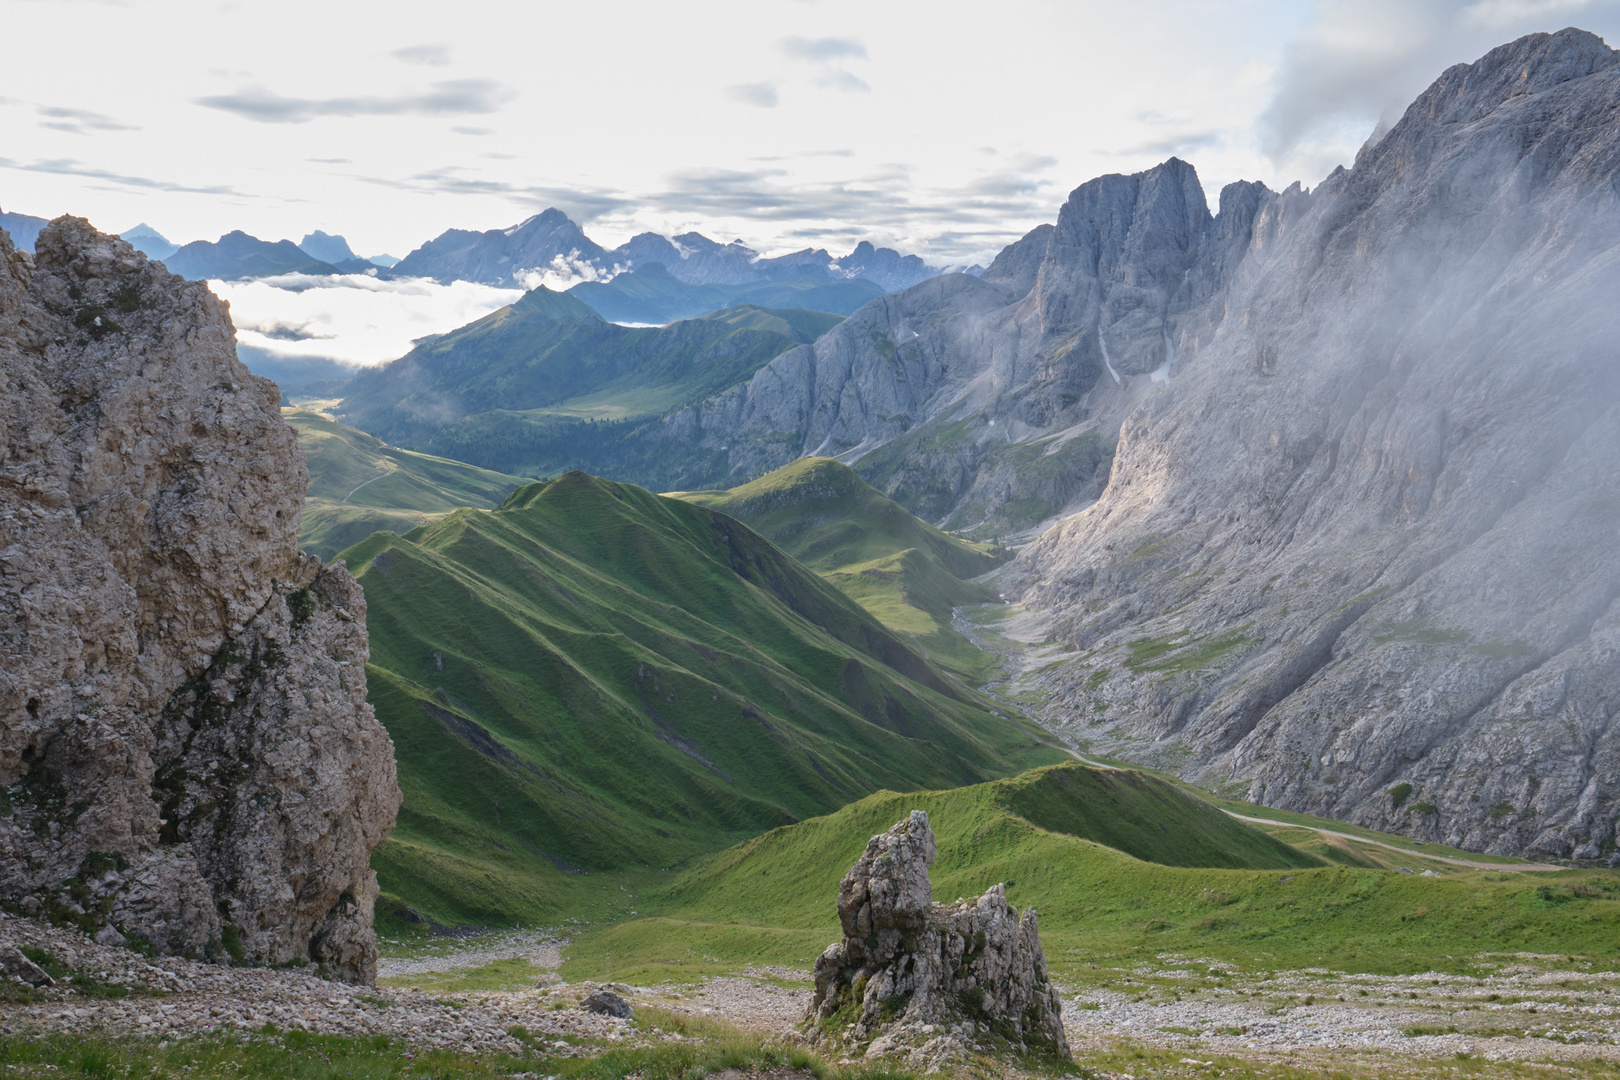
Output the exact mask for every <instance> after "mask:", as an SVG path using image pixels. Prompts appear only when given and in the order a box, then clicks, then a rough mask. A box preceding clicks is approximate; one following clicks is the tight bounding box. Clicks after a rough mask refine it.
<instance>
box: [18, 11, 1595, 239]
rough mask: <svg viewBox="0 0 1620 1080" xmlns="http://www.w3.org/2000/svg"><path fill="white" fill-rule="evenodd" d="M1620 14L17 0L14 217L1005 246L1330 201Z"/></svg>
mask: <svg viewBox="0 0 1620 1080" xmlns="http://www.w3.org/2000/svg"><path fill="white" fill-rule="evenodd" d="M1571 24H1573V25H1579V26H1584V27H1586V28H1588V29H1591V30H1594V31H1596V32H1597V33H1599V34H1604V35H1605V36H1607V37H1609V39H1610V40H1611V41H1613V40H1620V12H1617V5H1616V3H1613V2H1602V0H1589V2H1583V0H1477V2H1473V3H1463V2H1456V0H1339V2H1329V0H1316V2H1311V0H1228V2H1216V0H1133V2H1132V3H1120V2H1118V0H1098V2H1093V0H1068V2H1062V0H998V2H996V3H988V2H985V0H972V2H957V0H923V2H911V0H859V2H855V0H590V2H573V3H568V4H562V3H553V2H549V0H527V2H521V3H520V2H511V0H509V2H499V3H497V2H479V0H459V2H457V3H454V4H450V3H444V2H443V0H432V2H431V3H419V2H416V0H388V2H386V3H369V2H356V0H337V2H334V0H321V2H319V3H304V2H295V0H276V2H274V3H268V2H263V0H259V2H255V3H186V2H164V3H150V2H140V0H130V2H128V3H114V2H108V3H96V2H85V0H0V25H3V26H5V27H6V39H7V44H8V48H7V50H6V52H7V56H6V62H5V64H4V65H3V66H0V130H3V131H4V135H5V138H4V139H3V140H0V207H3V208H4V209H6V210H10V211H18V212H23V213H29V214H35V215H39V216H43V217H51V216H55V215H57V214H60V213H65V212H71V213H76V214H82V215H85V216H87V217H89V218H90V219H91V220H92V221H93V222H95V223H96V224H97V225H98V226H100V227H102V228H104V229H108V230H115V231H116V230H122V229H125V228H128V227H130V226H133V225H134V224H135V223H137V222H140V221H145V222H148V223H150V224H151V225H153V226H154V227H156V228H157V229H158V230H159V231H160V232H162V233H164V234H165V235H166V236H168V237H169V238H170V239H171V240H175V241H179V242H184V241H187V240H193V239H199V238H203V239H213V238H215V237H217V236H218V235H220V234H221V233H224V232H226V231H228V230H230V229H235V228H241V229H245V230H247V231H248V232H251V233H253V234H255V235H258V236H261V237H264V238H266V239H280V238H282V237H288V238H291V239H294V240H297V239H299V238H301V237H302V236H303V235H304V234H305V233H306V232H308V231H310V230H313V229H324V230H326V231H327V232H332V233H341V234H343V235H345V236H347V237H348V238H349V240H350V241H351V243H352V244H353V246H354V247H355V249H356V250H357V251H359V252H360V253H361V254H363V255H373V254H379V253H383V252H388V253H391V254H393V255H396V256H399V255H403V254H405V252H406V251H408V250H409V249H411V248H413V247H415V246H417V245H418V244H420V243H421V242H423V241H424V240H426V239H428V238H430V237H432V236H434V235H437V234H438V233H439V232H441V231H442V230H444V229H446V228H450V227H461V228H474V229H487V228H496V227H503V226H507V225H511V224H513V223H515V222H517V221H519V220H521V219H522V218H524V217H526V216H528V215H529V214H531V213H534V212H537V211H539V210H541V209H544V208H545V207H547V206H552V205H555V206H558V207H560V208H562V209H563V210H565V211H567V212H568V213H569V214H570V215H572V216H573V217H574V218H575V220H577V221H580V222H581V223H582V224H584V225H585V226H586V228H587V231H589V232H590V233H591V234H592V235H593V237H595V238H596V239H598V240H599V241H601V242H605V243H608V244H613V243H617V242H619V241H621V240H623V239H625V238H627V237H628V236H630V235H631V234H633V233H635V232H639V231H641V230H643V229H653V230H656V231H659V232H664V233H666V234H668V233H675V232H680V231H684V230H686V229H694V228H695V229H699V230H701V231H703V232H705V233H707V234H708V235H710V236H712V237H714V238H716V239H721V240H729V239H732V238H734V237H739V238H741V239H743V240H745V241H746V242H748V243H750V244H752V245H754V246H755V247H758V248H760V249H762V250H766V251H769V252H780V251H785V250H791V249H794V248H798V247H803V246H806V245H813V246H818V247H819V246H825V247H828V248H831V249H834V250H835V252H836V251H839V250H848V248H849V247H850V246H851V245H852V244H853V243H854V242H855V241H856V240H858V239H862V238H869V239H872V240H875V241H878V242H880V243H887V244H893V245H897V246H899V247H901V248H902V249H904V250H907V251H915V252H919V253H922V254H924V255H925V256H927V257H929V258H931V259H932V260H934V261H937V262H948V261H954V260H966V259H978V260H980V261H984V260H986V259H987V257H988V256H990V255H993V254H994V252H995V250H997V249H998V248H999V247H1000V246H1001V245H1002V244H1004V243H1005V242H1007V241H1008V240H1010V239H1012V238H1015V237H1016V236H1018V235H1019V234H1021V233H1022V232H1024V231H1025V230H1027V229H1029V228H1031V227H1033V226H1034V225H1036V224H1039V223H1040V222H1043V221H1050V220H1052V219H1053V218H1054V216H1055V214H1056V211H1057V208H1058V207H1059V206H1060V205H1061V204H1062V201H1063V199H1064V197H1065V195H1066V194H1067V193H1068V191H1069V190H1070V189H1071V188H1073V187H1075V186H1076V185H1078V184H1079V183H1081V182H1083V181H1085V180H1087V179H1089V178H1091V177H1093V176H1097V175H1099V174H1102V173H1108V172H1130V171H1135V170H1139V169H1143V168H1146V167H1148V166H1150V165H1153V164H1155V163H1156V162H1159V161H1162V160H1163V159H1164V158H1166V157H1168V156H1170V155H1172V154H1175V155H1178V156H1180V157H1183V158H1185V159H1186V160H1188V161H1190V162H1192V163H1193V164H1194V165H1195V166H1196V167H1197V168H1198V171H1199V175H1200V176H1201V177H1202V178H1203V181H1204V185H1205V189H1206V191H1208V192H1209V195H1210V199H1211V202H1212V203H1213V201H1214V198H1215V195H1216V193H1217V192H1218V190H1219V187H1220V185H1221V184H1224V183H1226V182H1229V181H1231V180H1236V179H1240V178H1242V179H1261V180H1264V181H1266V182H1267V183H1268V184H1271V185H1273V186H1285V185H1286V184H1288V183H1290V182H1292V181H1294V180H1296V179H1297V180H1301V181H1303V182H1304V183H1305V184H1306V186H1311V185H1314V184H1315V183H1316V182H1318V181H1319V180H1320V179H1321V178H1322V176H1323V175H1325V174H1326V173H1327V172H1328V171H1329V170H1331V169H1332V167H1333V166H1334V165H1336V164H1338V163H1340V162H1347V161H1349V159H1350V158H1351V157H1352V156H1353V154H1354V152H1355V149H1356V147H1357V146H1358V145H1359V144H1360V143H1361V141H1362V140H1363V139H1364V138H1365V137H1366V135H1367V134H1368V132H1369V131H1370V130H1371V129H1372V127H1373V125H1374V124H1375V123H1376V121H1377V119H1378V117H1379V115H1380V114H1381V113H1387V114H1390V115H1398V113H1399V110H1400V108H1401V107H1403V106H1404V105H1405V104H1406V103H1407V102H1408V101H1410V99H1411V98H1412V97H1413V96H1414V95H1415V94H1416V93H1417V92H1418V91H1420V90H1421V89H1422V88H1423V87H1424V86H1425V85H1427V84H1428V83H1429V82H1430V81H1432V79H1433V78H1434V77H1435V76H1436V75H1438V74H1439V72H1440V71H1441V70H1443V68H1444V67H1446V66H1447V65H1449V64H1451V63H1455V62H1459V61H1471V60H1474V59H1476V58H1477V57H1478V56H1479V55H1480V54H1481V53H1482V52H1484V51H1485V50H1486V49H1488V48H1489V47H1490V46H1492V45H1494V44H1498V43H1500V42H1502V41H1505V40H1508V39H1511V38H1513V37H1516V36H1518V35H1519V34H1521V33H1525V32H1529V31H1532V30H1555V29H1558V28H1561V27H1563V26H1566V25H1571Z"/></svg>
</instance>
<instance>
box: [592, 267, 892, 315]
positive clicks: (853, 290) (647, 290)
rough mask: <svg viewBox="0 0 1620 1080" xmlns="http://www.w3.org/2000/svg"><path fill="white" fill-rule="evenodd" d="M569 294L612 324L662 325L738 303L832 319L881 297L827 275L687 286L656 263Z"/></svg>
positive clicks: (877, 290)
mask: <svg viewBox="0 0 1620 1080" xmlns="http://www.w3.org/2000/svg"><path fill="white" fill-rule="evenodd" d="M568 295H570V296H572V297H574V298H576V299H578V300H583V301H584V302H585V303H587V304H589V305H590V306H591V308H592V310H594V311H595V312H596V313H597V314H598V315H600V316H602V318H604V319H609V320H611V321H613V322H629V323H667V322H673V321H674V320H676V319H695V318H697V317H699V316H701V315H705V314H707V313H709V312H711V311H719V310H720V309H721V308H728V307H733V306H735V305H737V304H755V305H758V306H759V307H767V308H808V309H811V310H814V311H826V312H831V313H833V314H837V315H850V314H853V313H854V311H855V309H856V308H858V307H860V306H861V305H862V304H865V303H867V302H868V301H870V300H873V299H876V298H877V297H879V296H882V295H883V286H881V285H878V284H877V283H875V282H873V281H870V280H868V279H866V278H851V279H850V280H848V281H829V280H828V279H827V278H826V277H793V278H783V279H781V280H777V281H755V282H750V283H748V284H746V285H689V284H687V283H686V282H684V281H681V280H680V279H679V278H676V277H673V276H671V275H670V273H669V271H668V270H666V269H664V267H663V266H661V265H659V264H658V263H649V264H647V265H645V266H640V267H637V268H636V269H635V270H634V271H632V272H631V273H628V274H619V275H618V276H616V277H614V278H613V279H612V280H611V281H582V282H580V283H579V284H578V285H575V286H574V287H573V288H571V289H569V290H568Z"/></svg>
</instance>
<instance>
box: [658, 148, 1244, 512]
mask: <svg viewBox="0 0 1620 1080" xmlns="http://www.w3.org/2000/svg"><path fill="white" fill-rule="evenodd" d="M1271 198H1272V196H1271V193H1270V192H1268V191H1266V189H1265V188H1264V187H1263V186H1262V185H1260V184H1246V183H1239V184H1233V185H1230V186H1229V187H1228V188H1227V189H1226V190H1225V191H1223V192H1222V195H1221V213H1220V215H1219V216H1218V217H1214V216H1211V214H1210V213H1209V209H1208V207H1207V206H1206V205H1205V202H1204V194H1203V189H1202V188H1201V187H1200V186H1199V184H1198V178H1197V175H1196V174H1195V173H1194V171H1193V168H1192V166H1190V165H1188V164H1187V163H1186V162H1183V161H1179V160H1177V159H1174V158H1172V159H1171V160H1170V161H1167V162H1165V163H1164V164H1163V165H1160V166H1157V167H1156V168H1153V169H1149V170H1148V171H1146V172H1143V173H1138V174H1136V175H1134V176H1104V177H1100V178H1098V179H1096V180H1093V181H1091V182H1089V183H1087V184H1083V185H1081V186H1080V187H1079V188H1077V189H1076V190H1075V191H1074V193H1073V194H1072V195H1070V197H1069V200H1068V202H1067V203H1065V204H1064V206H1063V209H1062V211H1061V213H1060V214H1059V215H1058V221H1057V224H1056V225H1046V226H1041V227H1039V228H1037V229H1035V230H1033V231H1032V232H1030V233H1029V234H1028V235H1027V236H1025V237H1024V238H1023V239H1021V240H1019V241H1018V242H1017V243H1015V244H1013V245H1011V246H1009V247H1008V248H1007V249H1006V250H1005V251H1004V252H1002V254H1001V255H1000V256H999V257H998V258H997V259H996V261H995V262H994V263H993V264H992V265H991V267H990V268H989V269H988V270H986V271H985V272H984V274H983V275H982V277H980V278H973V277H970V276H967V275H962V274H948V275H945V276H943V277H939V278H934V279H931V280H929V281H925V282H922V283H921V284H919V285H916V286H914V287H912V288H910V289H907V290H906V291H904V292H902V293H899V294H896V295H894V296H887V297H884V298H883V299H881V300H877V301H873V302H872V303H871V304H868V305H867V306H866V307H864V308H862V309H861V310H860V311H858V312H856V313H855V314H854V315H853V316H851V317H850V318H849V319H848V320H846V321H845V322H844V323H843V324H842V325H840V326H839V327H837V328H836V329H834V330H833V331H832V332H831V333H829V334H827V335H826V336H825V337H823V338H822V339H821V340H819V341H817V342H816V343H815V344H814V345H813V346H807V347H805V348H803V349H798V350H795V351H794V352H791V353H787V354H785V355H783V356H781V357H779V358H778V359H777V360H775V361H773V362H772V363H771V364H770V365H768V366H767V367H766V368H765V369H763V370H762V371H760V372H759V373H758V374H756V375H755V376H754V377H753V378H752V379H751V380H750V381H749V382H748V383H746V384H743V385H740V386H737V387H735V388H733V389H732V390H730V391H728V392H726V393H724V394H722V395H719V396H717V397H715V398H713V399H710V400H709V401H706V402H704V403H702V404H700V405H697V406H694V407H693V408H691V409H688V410H685V411H683V412H681V413H679V414H677V415H675V416H673V417H671V418H670V419H668V420H667V421H666V422H665V424H664V430H663V432H662V433H661V434H662V436H663V437H664V438H667V439H669V440H670V441H672V442H674V441H680V442H684V443H686V444H688V445H689V444H690V443H691V442H692V441H693V440H696V441H697V442H698V443H699V445H701V446H702V447H703V448H704V450H706V451H708V452H709V453H711V454H715V455H718V456H719V457H720V458H721V459H722V460H724V461H725V462H726V464H727V467H728V468H729V470H730V472H729V474H728V476H730V477H748V476H753V475H757V474H759V473H762V472H766V471H769V470H770V469H773V468H776V467H778V466H780V465H782V464H784V463H786V462H787V461H791V460H793V459H794V458H797V457H800V456H803V455H806V454H821V455H829V456H836V457H839V458H840V459H842V460H844V461H845V462H847V463H850V464H852V465H853V466H854V467H855V468H856V469H857V470H858V471H859V472H860V473H861V474H862V475H863V476H864V477H865V478H866V479H867V480H868V481H870V482H872V483H873V484H874V485H876V486H878V487H879V488H881V489H882V490H883V491H884V492H885V493H886V494H888V495H890V496H891V497H892V498H895V499H896V500H898V501H900V502H902V503H903V504H904V505H906V506H907V507H909V508H910V509H912V510H913V511H915V512H916V513H918V514H920V515H922V516H924V517H927V518H930V519H933V520H937V521H941V522H942V523H944V524H947V525H949V526H951V527H953V528H962V529H977V530H979V531H980V532H982V533H986V534H988V533H996V532H1004V531H1007V530H1010V529H1016V528H1020V527H1026V526H1028V525H1030V524H1033V523H1034V522H1037V521H1039V520H1041V519H1042V518H1045V517H1048V516H1050V515H1052V514H1054V513H1055V512H1056V511H1058V510H1060V509H1062V508H1064V507H1070V506H1075V505H1079V504H1083V503H1084V502H1087V501H1089V500H1091V499H1095V498H1096V496H1097V494H1098V493H1099V492H1100V491H1101V488H1102V484H1103V481H1104V480H1105V478H1106V474H1107V465H1108V462H1109V461H1110V459H1111V456H1112V453H1113V449H1114V443H1115V440H1116V435H1117V432H1118V429H1119V425H1120V422H1121V421H1122V420H1123V418H1124V416H1125V415H1127V414H1128V413H1129V411H1130V410H1131V409H1132V408H1133V407H1134V406H1135V405H1136V404H1137V403H1139V402H1140V401H1142V400H1143V399H1144V398H1146V397H1148V396H1151V395H1153V394H1154V393H1156V392H1158V391H1159V390H1161V389H1162V388H1163V387H1164V385H1165V384H1166V382H1167V381H1168V380H1169V378H1170V377H1171V376H1172V375H1173V374H1174V372H1175V369H1176V365H1175V355H1176V353H1177V351H1178V350H1196V349H1197V348H1198V346H1199V344H1200V343H1201V342H1202V341H1203V340H1206V339H1207V338H1208V336H1209V335H1210V333H1211V332H1212V328H1213V327H1214V326H1216V325H1218V324H1219V320H1220V318H1221V315H1222V310H1221V309H1220V307H1219V305H1218V304H1214V303H1212V299H1213V298H1214V297H1216V296H1217V294H1219V293H1220V292H1221V291H1222V290H1223V289H1224V287H1225V286H1226V283H1227V282H1228V281H1229V280H1230V278H1231V276H1232V273H1233V272H1234V270H1235V269H1236V267H1237V266H1238V265H1239V264H1240V263H1241V262H1242V260H1243V256H1244V254H1245V253H1246V251H1247V248H1248V245H1249V242H1250V237H1251V235H1252V233H1253V223H1254V220H1255V216H1256V214H1257V213H1259V211H1260V208H1261V207H1262V206H1264V205H1266V204H1267V202H1268V201H1269V200H1270V199H1271Z"/></svg>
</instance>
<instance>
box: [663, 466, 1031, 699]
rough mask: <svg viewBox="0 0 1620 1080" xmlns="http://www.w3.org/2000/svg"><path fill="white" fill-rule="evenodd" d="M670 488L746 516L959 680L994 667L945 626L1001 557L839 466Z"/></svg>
mask: <svg viewBox="0 0 1620 1080" xmlns="http://www.w3.org/2000/svg"><path fill="white" fill-rule="evenodd" d="M674 494H675V497H676V498H680V499H685V500H687V501H689V502H695V503H698V504H700V505H702V506H707V507H709V508H711V509H714V510H719V511H721V512H722V513H726V514H729V515H731V516H732V517H734V518H737V519H739V520H741V521H744V522H747V523H748V525H749V527H750V528H752V529H754V530H755V531H756V532H758V533H760V534H761V535H763V536H764V537H765V538H766V539H768V540H770V541H771V542H772V543H774V544H776V545H777V546H778V547H780V548H781V549H782V550H783V551H786V552H787V553H788V554H790V555H792V556H793V557H794V558H796V559H798V560H799V561H800V562H802V563H803V564H804V565H806V566H808V567H809V568H810V569H812V570H814V571H815V572H816V573H818V574H820V575H821V576H822V577H824V578H826V579H827V580H828V581H830V582H831V583H832V584H833V585H834V586H836V587H837V588H838V590H839V591H840V592H842V593H843V594H844V595H846V596H848V597H849V598H850V599H851V600H854V601H855V602H856V603H858V604H860V605H861V606H862V607H864V608H865V609H866V610H867V611H870V612H871V613H872V614H873V615H875V616H876V617H877V618H878V619H879V620H880V621H882V623H883V624H884V625H885V626H887V627H889V628H890V629H891V630H895V631H897V632H899V633H902V634H907V635H910V636H911V638H912V639H913V640H915V641H916V642H917V644H918V645H919V646H921V647H922V648H923V649H924V650H925V651H926V652H927V653H928V654H929V656H930V657H931V658H933V659H934V660H935V661H936V662H938V663H939V664H940V665H941V666H944V667H947V668H949V669H950V670H951V671H953V672H955V673H956V674H958V675H960V676H962V677H963V678H965V679H967V680H968V681H970V682H972V683H974V684H980V683H983V682H984V681H985V680H986V679H988V678H990V677H991V676H992V675H994V674H995V673H996V672H997V671H998V670H999V668H998V667H997V663H996V659H995V657H993V656H991V655H990V654H988V653H985V652H983V651H982V650H980V649H978V648H976V647H974V646H973V645H972V644H971V643H970V642H968V640H967V639H966V638H964V637H963V636H962V635H961V634H959V633H957V632H956V631H955V630H954V629H952V628H951V608H952V607H954V606H955V605H958V604H978V603H984V602H987V601H990V600H993V599H995V592H994V591H993V590H992V589H990V588H989V587H988V586H985V585H979V584H976V583H974V582H971V581H967V580H964V579H966V578H972V577H977V576H979V575H980V574H983V573H986V572H988V571H990V570H994V569H995V568H996V567H997V566H999V565H1001V563H1002V562H1004V561H1005V560H1006V557H1007V556H1006V553H1003V552H1000V551H998V550H996V549H994V548H992V547H991V546H990V545H988V544H973V543H969V542H967V541H965V540H959V539H957V538H956V537H954V536H951V535H949V534H948V533H944V532H941V531H940V530H939V529H936V528H934V527H933V526H932V525H930V524H928V523H927V522H925V521H922V520H921V519H919V518H917V517H916V516H915V515H913V514H912V513H911V512H910V511H909V510H907V509H905V508H904V507H902V506H901V505H900V504H898V503H896V502H894V501H893V500H891V499H889V498H888V497H887V496H885V495H884V494H883V493H882V492H880V491H878V490H877V489H876V488H874V487H872V486H871V485H870V484H868V483H867V482H866V481H864V480H862V479H861V478H860V476H858V475H857V474H856V473H855V471H854V470H853V469H851V468H849V467H848V466H846V465H844V464H843V463H842V462H839V461H837V460H835V459H833V458H814V457H812V458H801V459H800V460H798V461H795V462H793V463H792V464H791V465H786V466H783V467H782V468H780V469H777V470H776V471H775V472H772V473H769V474H767V475H765V476H762V477H760V478H759V479H758V480H755V481H753V482H751V483H748V484H744V485H742V486H741V487H736V488H732V489H731V490H730V491H686V492H676V493H674Z"/></svg>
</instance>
